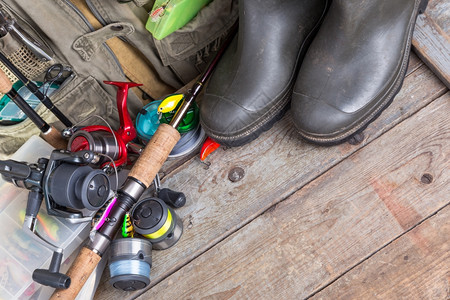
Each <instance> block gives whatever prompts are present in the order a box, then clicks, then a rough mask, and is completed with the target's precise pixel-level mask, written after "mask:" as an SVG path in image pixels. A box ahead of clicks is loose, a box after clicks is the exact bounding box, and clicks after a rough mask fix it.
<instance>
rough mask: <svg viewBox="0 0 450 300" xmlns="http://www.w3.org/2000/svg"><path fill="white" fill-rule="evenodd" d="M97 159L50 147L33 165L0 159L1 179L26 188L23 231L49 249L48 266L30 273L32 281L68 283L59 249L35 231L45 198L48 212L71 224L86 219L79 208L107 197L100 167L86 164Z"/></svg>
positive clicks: (106, 180) (105, 178)
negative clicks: (61, 267)
mask: <svg viewBox="0 0 450 300" xmlns="http://www.w3.org/2000/svg"><path fill="white" fill-rule="evenodd" d="M98 159H99V157H98V156H97V155H95V154H94V153H93V152H90V151H80V152H76V153H71V152H69V151H64V150H54V151H53V152H52V154H51V155H50V158H49V159H46V158H40V159H39V160H38V161H37V163H34V164H28V163H24V162H18V161H14V160H5V161H0V174H1V175H2V177H3V179H4V180H6V181H8V182H11V183H13V184H14V185H16V186H18V187H21V188H25V189H28V190H29V191H30V192H29V194H28V201H27V207H26V212H25V219H24V224H23V229H24V231H25V233H27V234H28V235H29V236H30V237H31V238H32V239H33V240H35V241H36V242H38V243H40V244H42V245H44V246H45V247H47V248H49V249H50V250H52V251H53V257H52V260H51V263H50V268H49V269H48V270H46V269H38V270H35V271H34V272H33V280H35V281H36V282H38V283H41V284H43V285H48V286H51V287H54V288H60V289H65V288H68V287H69V286H70V278H69V277H68V276H67V275H64V274H61V273H59V268H60V264H61V261H62V257H63V250H62V248H60V247H57V246H55V245H53V244H52V243H50V242H48V241H47V240H45V239H44V238H42V237H41V236H40V235H39V234H38V232H37V231H36V225H37V215H38V213H39V209H40V207H41V204H42V201H43V200H44V201H45V204H46V207H47V213H48V214H49V215H54V216H58V217H63V218H66V219H68V220H69V221H70V222H72V223H78V222H83V221H88V220H90V217H84V216H83V212H82V211H80V210H84V209H87V210H91V211H93V210H97V209H98V208H100V207H102V206H103V205H104V203H105V202H106V201H107V200H108V198H109V197H110V183H109V178H108V176H107V175H106V174H105V172H103V171H102V170H99V169H93V168H92V167H90V166H89V164H92V163H94V164H95V163H96V162H97V161H98Z"/></svg>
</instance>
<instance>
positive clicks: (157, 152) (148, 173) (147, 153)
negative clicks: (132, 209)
mask: <svg viewBox="0 0 450 300" xmlns="http://www.w3.org/2000/svg"><path fill="white" fill-rule="evenodd" d="M179 139H180V134H179V133H178V131H177V130H176V129H175V128H173V127H172V126H170V125H168V124H161V125H159V127H158V129H157V130H156V132H155V134H154V135H153V137H152V138H151V140H150V141H149V142H148V143H147V145H146V146H145V149H144V152H142V154H141V155H140V156H139V158H138V160H137V161H136V163H135V164H134V166H133V168H132V169H131V171H130V173H129V174H128V176H130V177H134V178H136V179H138V180H139V181H141V182H143V183H144V184H145V186H146V187H149V186H150V184H151V183H152V182H153V179H154V178H155V176H156V174H157V173H158V171H159V170H160V169H161V166H162V165H163V164H164V162H165V161H166V160H167V157H168V156H169V154H170V152H171V151H172V149H173V147H174V146H175V144H176V143H177V142H178V140H179Z"/></svg>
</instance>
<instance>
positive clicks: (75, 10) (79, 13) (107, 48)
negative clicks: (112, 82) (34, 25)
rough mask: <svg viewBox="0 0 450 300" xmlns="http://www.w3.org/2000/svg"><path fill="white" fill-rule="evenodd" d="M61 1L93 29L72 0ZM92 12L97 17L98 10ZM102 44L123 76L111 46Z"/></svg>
mask: <svg viewBox="0 0 450 300" xmlns="http://www.w3.org/2000/svg"><path fill="white" fill-rule="evenodd" d="M63 1H64V3H66V4H67V6H69V7H70V8H71V9H72V10H73V11H74V12H76V14H77V15H78V16H79V17H80V18H81V19H82V20H83V22H84V23H85V24H86V25H87V26H88V28H89V30H90V31H91V32H92V31H95V29H94V27H93V26H92V24H91V23H89V21H88V19H87V18H86V17H85V16H84V15H83V14H82V13H81V11H80V10H79V9H78V8H77V7H76V6H75V5H74V4H73V3H72V2H70V0H63ZM86 2H87V3H88V2H89V1H86ZM89 4H90V3H88V7H89V9H91V7H90V5H89ZM93 14H94V16H95V17H96V18H97V14H98V12H96V13H94V12H93ZM97 19H98V18H97ZM101 20H102V21H103V22H104V20H103V18H101ZM99 21H100V19H99ZM102 21H100V23H101V24H102V25H104V24H103V23H102ZM103 46H104V47H105V48H106V50H107V51H108V52H109V53H110V54H111V57H112V58H113V60H114V61H115V62H116V64H117V66H118V67H119V69H120V71H121V73H122V75H123V76H125V73H124V71H123V69H122V66H121V65H120V63H119V60H118V59H117V57H116V55H115V54H114V52H113V51H112V50H111V48H110V47H109V46H108V45H107V44H105V43H103Z"/></svg>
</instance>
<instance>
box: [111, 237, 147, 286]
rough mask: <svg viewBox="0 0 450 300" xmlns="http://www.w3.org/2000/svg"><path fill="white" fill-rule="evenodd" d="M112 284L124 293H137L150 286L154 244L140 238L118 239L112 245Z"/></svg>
mask: <svg viewBox="0 0 450 300" xmlns="http://www.w3.org/2000/svg"><path fill="white" fill-rule="evenodd" d="M110 253H111V254H110V258H109V261H110V263H109V272H110V275H111V279H110V283H111V284H112V285H113V287H115V288H117V289H121V290H124V291H136V290H140V289H143V288H145V287H146V286H148V285H149V284H150V270H151V266H152V244H151V243H150V241H148V240H144V239H138V238H125V239H116V240H114V241H113V242H112V243H111V252H110Z"/></svg>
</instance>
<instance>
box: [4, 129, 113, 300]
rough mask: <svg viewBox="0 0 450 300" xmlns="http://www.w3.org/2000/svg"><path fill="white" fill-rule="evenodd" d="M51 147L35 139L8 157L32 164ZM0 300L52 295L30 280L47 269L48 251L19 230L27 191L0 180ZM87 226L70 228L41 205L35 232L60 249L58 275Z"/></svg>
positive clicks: (89, 287) (87, 290)
mask: <svg viewBox="0 0 450 300" xmlns="http://www.w3.org/2000/svg"><path fill="white" fill-rule="evenodd" d="M52 150H53V147H51V146H50V145H49V144H47V143H46V142H45V141H44V140H42V139H41V138H39V137H37V136H32V137H31V138H30V139H29V140H28V141H27V142H26V143H25V144H24V145H23V146H22V147H21V148H20V149H19V150H18V151H17V152H16V153H15V154H14V155H13V156H12V157H11V159H13V160H17V161H25V162H29V163H34V162H36V161H37V159H38V158H40V157H47V158H48V157H49V156H50V153H51V151H52ZM0 195H1V197H0V237H1V242H0V299H8V300H9V299H48V298H49V297H50V295H51V294H52V292H53V289H52V288H50V287H46V286H42V285H40V284H38V283H36V282H34V281H33V280H32V277H31V275H32V273H33V271H34V270H35V269H39V268H45V269H47V268H48V266H49V265H50V260H51V257H52V253H53V252H52V251H51V250H49V249H48V248H46V247H44V246H42V245H41V244H39V243H38V242H36V241H34V240H33V239H31V238H30V237H29V236H28V235H26V234H25V232H24V231H23V229H22V224H23V219H24V215H25V208H26V204H27V197H28V190H26V189H23V188H19V187H16V186H14V185H13V184H11V183H9V182H5V181H4V180H3V179H2V178H1V177H0ZM89 230H90V223H89V222H85V223H81V224H71V223H69V222H68V221H66V220H64V219H60V218H56V217H53V216H49V215H47V213H46V208H45V204H44V203H43V204H42V205H41V210H40V212H39V215H38V225H37V231H38V232H39V234H41V235H42V236H43V237H44V238H45V239H46V240H48V241H49V242H51V243H53V244H55V245H57V246H60V247H61V248H63V249H64V258H63V263H62V265H61V272H66V271H67V269H68V268H69V267H70V265H71V263H72V262H73V260H74V259H75V258H76V256H77V254H78V251H76V250H78V249H79V248H80V247H81V244H82V243H83V242H84V240H85V239H86V238H87V237H88V235H89ZM104 265H105V264H104V263H103V264H102V263H101V264H100V265H99V266H98V269H97V271H96V272H94V273H93V274H92V276H91V278H90V279H89V281H88V283H87V284H86V285H85V287H84V288H83V290H82V291H81V292H80V294H79V296H78V298H79V299H89V298H92V296H93V293H94V291H95V286H96V283H97V284H98V280H99V278H100V276H101V274H102V271H103V268H104Z"/></svg>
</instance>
